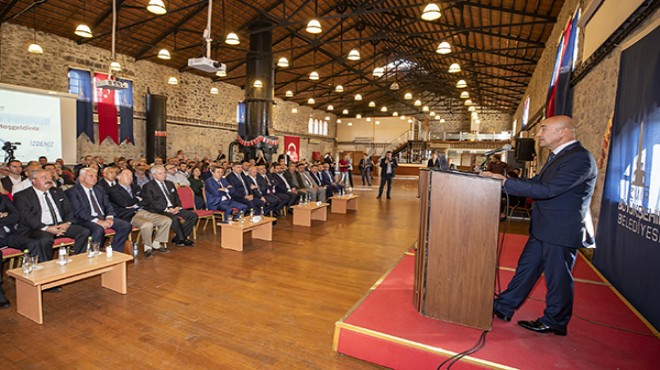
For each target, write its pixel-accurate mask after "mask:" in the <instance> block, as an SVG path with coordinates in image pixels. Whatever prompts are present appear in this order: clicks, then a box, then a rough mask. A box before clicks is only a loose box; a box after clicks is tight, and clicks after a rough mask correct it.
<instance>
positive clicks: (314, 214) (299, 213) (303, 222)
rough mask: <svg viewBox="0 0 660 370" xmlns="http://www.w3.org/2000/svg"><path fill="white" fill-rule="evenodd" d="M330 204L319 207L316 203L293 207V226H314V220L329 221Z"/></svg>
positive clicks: (322, 204)
mask: <svg viewBox="0 0 660 370" xmlns="http://www.w3.org/2000/svg"><path fill="white" fill-rule="evenodd" d="M329 205H330V204H329V203H321V204H320V205H317V204H316V203H315V202H313V203H308V204H305V205H297V206H293V207H291V208H293V224H294V225H298V226H312V220H318V221H327V220H328V206H329Z"/></svg>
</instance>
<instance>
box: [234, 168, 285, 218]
mask: <svg viewBox="0 0 660 370" xmlns="http://www.w3.org/2000/svg"><path fill="white" fill-rule="evenodd" d="M258 176H259V175H258V174H257V167H256V166H252V167H250V169H249V170H248V172H247V174H246V176H245V177H244V178H243V179H244V180H245V183H246V184H247V186H248V188H249V189H250V193H251V194H252V195H254V198H255V199H257V200H259V201H261V204H262V207H263V211H264V213H265V214H270V213H271V212H273V215H274V216H275V217H277V216H279V211H280V210H281V209H282V208H283V207H284V203H282V204H281V205H280V198H278V197H276V196H274V195H271V194H268V192H267V189H265V190H266V192H263V191H262V190H261V189H262V188H261V186H260V185H259V180H258ZM256 211H259V213H258V214H261V208H260V209H259V210H255V212H256Z"/></svg>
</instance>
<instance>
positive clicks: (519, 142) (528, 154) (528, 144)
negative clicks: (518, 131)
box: [515, 137, 536, 161]
mask: <svg viewBox="0 0 660 370" xmlns="http://www.w3.org/2000/svg"><path fill="white" fill-rule="evenodd" d="M515 155H516V159H517V160H519V161H531V160H533V159H534V157H535V156H536V149H535V148H534V139H529V138H521V137H518V138H516V151H515Z"/></svg>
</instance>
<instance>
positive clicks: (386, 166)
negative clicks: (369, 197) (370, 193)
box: [376, 150, 399, 199]
mask: <svg viewBox="0 0 660 370" xmlns="http://www.w3.org/2000/svg"><path fill="white" fill-rule="evenodd" d="M398 166H399V165H398V164H397V163H396V158H392V152H391V151H389V150H388V151H387V152H386V153H385V156H384V157H383V158H381V159H380V187H379V188H378V196H377V197H376V198H378V199H380V198H381V197H382V196H383V189H384V188H385V184H387V199H392V198H391V197H390V193H391V191H392V179H394V169H395V168H397V167H398Z"/></svg>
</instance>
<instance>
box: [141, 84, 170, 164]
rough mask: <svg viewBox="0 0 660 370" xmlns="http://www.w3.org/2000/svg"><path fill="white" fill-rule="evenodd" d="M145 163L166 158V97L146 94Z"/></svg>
mask: <svg viewBox="0 0 660 370" xmlns="http://www.w3.org/2000/svg"><path fill="white" fill-rule="evenodd" d="M145 98H146V103H147V153H146V154H147V155H146V157H147V162H148V163H153V161H154V158H155V157H161V158H163V159H165V158H166V157H167V96H164V95H154V94H147V95H146V96H145Z"/></svg>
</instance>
